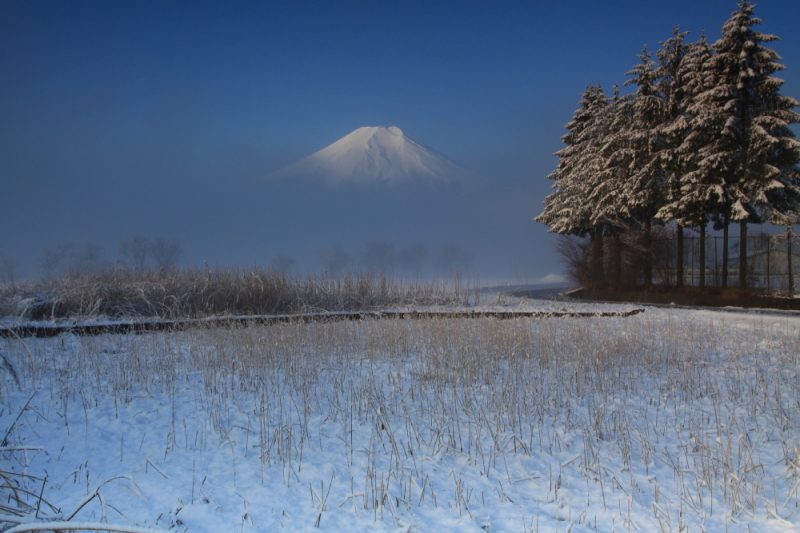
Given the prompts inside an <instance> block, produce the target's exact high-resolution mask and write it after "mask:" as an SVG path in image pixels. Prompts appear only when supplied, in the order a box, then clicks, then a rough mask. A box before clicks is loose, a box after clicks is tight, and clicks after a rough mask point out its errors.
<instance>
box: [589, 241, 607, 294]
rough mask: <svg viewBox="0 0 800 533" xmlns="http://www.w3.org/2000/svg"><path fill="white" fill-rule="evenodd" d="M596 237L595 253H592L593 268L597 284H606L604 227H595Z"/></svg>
mask: <svg viewBox="0 0 800 533" xmlns="http://www.w3.org/2000/svg"><path fill="white" fill-rule="evenodd" d="M594 231H595V239H594V247H595V249H594V253H593V254H592V255H593V257H592V259H593V261H592V262H593V263H594V264H593V270H594V279H595V284H596V285H605V283H606V276H605V268H604V267H605V265H604V264H603V263H604V261H603V255H604V253H603V228H602V227H598V228H595V230H594Z"/></svg>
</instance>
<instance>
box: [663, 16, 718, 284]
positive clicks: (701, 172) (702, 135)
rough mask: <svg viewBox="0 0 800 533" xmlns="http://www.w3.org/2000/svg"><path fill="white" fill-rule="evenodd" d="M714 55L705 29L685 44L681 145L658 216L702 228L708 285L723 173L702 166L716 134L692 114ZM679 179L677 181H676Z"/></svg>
mask: <svg viewBox="0 0 800 533" xmlns="http://www.w3.org/2000/svg"><path fill="white" fill-rule="evenodd" d="M710 57H711V49H710V48H709V46H708V42H707V41H706V37H705V32H703V33H702V35H701V37H700V40H698V41H697V42H695V43H691V44H689V45H688V46H687V47H686V50H685V54H684V57H683V60H682V61H681V65H680V67H679V74H678V78H679V79H680V80H681V82H680V83H681V86H682V91H683V100H682V103H683V106H684V108H685V113H684V116H683V117H680V118H678V119H677V120H676V121H675V122H674V123H673V124H674V128H675V131H674V133H675V136H676V139H675V140H676V141H677V140H678V139H680V142H681V145H680V146H679V147H678V149H677V150H676V151H675V152H674V156H675V158H674V170H675V172H674V173H670V174H669V175H668V178H667V182H668V183H669V185H670V186H669V187H668V188H667V195H666V196H667V198H666V202H665V205H664V206H663V207H662V208H661V209H660V210H659V213H658V216H659V217H661V218H664V219H666V220H670V219H674V220H676V221H677V222H678V224H680V225H681V226H683V227H694V228H698V229H699V231H700V249H699V252H700V253H699V263H700V264H699V267H700V268H699V270H700V276H699V284H700V286H701V287H704V286H705V279H706V259H705V252H706V226H707V225H708V221H709V219H710V217H711V215H712V214H713V213H716V212H717V207H718V203H719V202H720V191H721V190H722V188H721V185H720V184H721V183H722V180H721V177H720V176H719V175H718V174H716V173H714V172H709V171H708V169H707V168H705V167H702V166H701V165H700V162H701V161H702V160H703V158H704V155H703V152H702V150H701V149H702V148H703V147H704V146H705V144H706V143H707V142H708V141H709V139H711V138H713V129H711V128H710V127H709V125H708V124H707V123H706V122H704V121H703V119H702V117H699V116H697V115H696V114H693V113H695V112H696V109H697V98H698V96H699V95H700V94H703V93H705V92H706V91H707V90H708V89H710V88H711V84H710V75H709V73H708V72H707V71H706V70H705V69H704V67H705V66H706V65H707V64H708V60H709V58H710ZM676 180H677V183H675V181H676Z"/></svg>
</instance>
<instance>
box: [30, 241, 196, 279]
mask: <svg viewBox="0 0 800 533" xmlns="http://www.w3.org/2000/svg"><path fill="white" fill-rule="evenodd" d="M118 252H119V259H118V260H117V261H116V262H115V261H112V260H110V259H109V258H108V257H107V256H106V255H105V253H104V250H103V247H102V246H100V245H99V244H96V243H93V242H87V243H83V244H75V243H63V244H58V245H54V246H48V247H45V248H44V249H43V250H42V252H41V253H40V254H39V268H40V271H41V275H42V277H44V278H51V277H54V276H61V275H70V276H81V275H85V274H89V273H93V272H100V271H103V270H109V269H112V268H120V267H122V268H127V269H131V270H138V271H143V270H148V269H168V270H169V269H174V268H176V267H177V266H178V263H179V261H180V258H181V254H182V249H181V244H180V241H179V240H178V239H161V238H157V239H149V238H148V237H143V236H141V235H136V236H134V237H132V238H130V239H123V240H121V241H120V242H119V247H118Z"/></svg>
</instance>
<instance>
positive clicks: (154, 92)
mask: <svg viewBox="0 0 800 533" xmlns="http://www.w3.org/2000/svg"><path fill="white" fill-rule="evenodd" d="M735 9H736V3H735V2H732V1H706V2H688V1H671V2H662V3H650V2H645V3H642V2H633V1H630V2H625V1H616V2H606V3H591V4H590V3H583V2H551V3H540V2H501V3H496V2H458V3H451V2H435V1H433V2H430V1H429V2H302V1H299V2H235V3H230V2H37V1H26V2H8V1H7V2H2V3H0V72H2V73H3V74H2V76H0V175H2V181H3V184H4V189H5V191H4V193H3V195H2V198H1V199H0V227H2V228H3V231H2V232H0V251H2V252H3V253H5V254H6V255H7V256H11V257H14V258H15V259H17V261H18V262H19V264H20V269H21V270H22V271H26V272H35V271H36V256H37V255H38V253H39V252H40V251H41V249H42V248H43V247H45V246H51V245H54V244H57V243H60V242H67V241H72V242H86V241H92V242H98V243H101V244H102V245H103V246H104V248H105V250H106V253H107V255H108V256H109V258H111V259H114V258H115V257H116V242H117V241H118V240H119V239H122V238H126V237H130V236H131V235H133V234H136V233H143V234H146V235H150V236H153V237H155V236H164V237H175V238H179V239H181V241H182V243H183V244H184V259H185V262H186V263H187V264H197V263H199V262H201V261H202V260H203V259H206V260H209V261H212V262H213V263H215V264H220V265H224V264H241V265H251V264H263V263H264V262H265V261H267V260H268V258H269V257H270V256H271V255H274V254H275V253H289V254H291V255H294V256H296V257H297V258H298V260H299V261H300V262H301V263H308V262H310V261H311V260H312V259H313V252H314V249H316V248H319V247H320V246H323V245H324V244H325V243H334V241H336V240H337V239H338V241H341V242H335V244H342V245H343V246H346V247H350V248H354V247H356V246H357V245H358V243H359V242H363V241H364V240H367V239H380V238H385V239H386V240H392V241H393V242H397V243H398V245H400V244H404V243H411V242H417V241H420V242H426V239H429V240H430V241H431V242H426V243H427V244H429V245H430V246H431V247H434V246H436V244H437V242H438V241H442V242H443V241H448V242H449V241H453V242H458V243H459V244H461V245H463V246H465V247H471V248H473V249H475V250H476V252H477V254H476V255H477V256H479V257H483V259H482V261H483V262H482V263H481V262H480V261H478V260H476V264H482V265H485V266H484V267H483V268H484V270H485V271H489V270H492V269H504V270H505V271H507V272H515V273H519V272H525V273H526V275H527V276H529V277H533V278H535V277H540V276H543V275H545V274H547V273H550V272H555V271H558V270H559V269H560V266H559V265H558V263H557V260H556V258H555V257H554V256H553V254H552V253H551V252H550V245H549V242H550V236H549V235H547V234H546V233H545V231H546V228H544V227H543V226H541V225H538V224H535V223H533V222H531V220H530V219H531V218H532V217H533V216H535V215H537V214H538V213H539V212H540V211H541V201H542V200H543V198H544V196H545V195H546V194H547V193H548V192H549V185H550V183H549V182H548V181H547V180H546V179H545V176H546V175H547V174H548V173H549V172H550V171H551V170H552V169H553V168H554V166H555V164H556V158H555V157H554V156H553V155H552V153H553V152H554V151H556V150H558V149H559V148H560V146H561V145H560V137H561V135H562V134H563V133H564V130H563V126H564V124H566V123H567V122H568V121H569V120H570V118H571V116H572V113H573V111H574V109H575V107H576V106H577V102H578V98H579V94H580V93H581V92H582V91H583V89H584V88H585V86H586V85H588V84H593V83H601V84H603V86H604V87H605V88H607V89H608V90H610V88H611V85H612V84H613V83H614V82H620V83H622V82H624V80H625V77H624V73H625V72H626V71H627V70H628V69H629V68H630V67H631V66H633V65H634V64H635V63H636V62H637V58H636V54H638V53H639V52H640V51H641V48H642V46H643V45H644V44H648V45H649V46H650V49H651V50H655V49H657V48H658V43H659V41H663V40H665V39H667V38H669V37H670V35H671V31H672V28H673V27H674V26H675V25H676V24H680V26H681V29H682V30H688V31H691V32H692V33H691V34H690V36H689V39H690V40H695V39H696V38H698V37H699V35H700V31H701V30H702V29H706V31H707V33H708V38H709V40H710V41H712V42H713V41H714V40H716V39H717V38H718V37H719V35H720V28H721V26H722V23H723V22H724V21H725V20H726V19H727V18H728V17H729V15H730V13H731V12H732V11H733V10H735ZM756 14H757V15H758V16H760V17H761V18H762V19H763V21H764V24H763V25H762V26H761V27H760V28H759V29H760V30H761V31H763V32H766V33H772V34H776V35H778V36H779V37H781V39H782V40H781V41H778V42H776V43H773V44H772V45H771V46H772V48H774V49H775V50H777V51H778V53H780V54H781V55H782V56H783V62H784V64H785V65H787V70H785V71H784V72H783V73H781V77H782V78H783V79H785V80H786V84H785V85H784V88H783V89H782V93H783V94H785V95H788V96H794V97H796V98H797V97H800V74H798V73H799V72H800V32H798V31H797V27H798V23H800V5H799V3H796V2H786V1H783V2H774V1H770V2H763V3H761V4H758V6H757V8H756ZM391 125H396V126H398V127H400V128H402V129H403V130H404V131H406V132H408V133H410V134H411V135H413V136H415V137H417V138H419V139H420V140H422V141H424V142H425V143H427V144H429V145H431V146H432V147H434V148H435V149H437V150H438V151H440V152H442V153H443V154H445V155H447V156H448V157H450V158H452V159H454V160H456V161H457V162H459V163H461V164H462V165H464V166H466V167H468V168H470V169H472V170H474V171H477V172H479V173H481V174H482V175H484V176H485V177H486V178H487V183H488V185H487V187H486V189H485V190H482V191H480V192H479V193H473V194H472V195H471V196H470V195H467V196H464V197H463V198H457V199H456V200H455V202H456V203H458V204H459V206H450V207H443V208H442V209H441V214H440V216H439V217H438V218H437V216H435V214H431V215H430V216H429V217H428V220H427V222H426V224H425V227H426V228H430V227H431V226H432V225H433V226H434V227H435V228H437V229H436V230H435V231H432V230H431V231H422V230H420V228H415V227H413V224H411V225H409V224H408V223H407V220H402V218H403V217H402V214H401V212H399V211H398V212H397V213H393V218H396V219H398V220H396V221H394V225H392V223H389V222H387V223H386V224H384V225H383V226H381V228H382V229H381V231H382V232H376V233H370V232H369V231H364V232H363V233H362V232H360V231H359V227H366V228H374V227H376V224H375V223H373V222H368V221H362V222H361V223H359V221H358V219H357V217H355V218H353V220H352V224H351V225H343V226H341V227H337V230H336V231H335V232H333V231H332V232H330V233H328V234H324V233H325V232H322V233H323V234H320V232H318V231H315V230H314V229H313V227H314V225H316V226H318V225H319V224H318V221H316V220H314V219H315V215H316V214H324V215H325V216H328V217H330V216H336V211H335V209H332V208H330V206H328V207H324V206H321V204H324V203H326V201H327V200H329V195H328V194H327V193H323V192H320V193H316V192H313V191H311V192H308V194H307V195H306V200H305V201H303V200H302V199H301V196H296V197H293V196H291V194H289V193H287V194H286V196H285V197H284V196H283V195H284V193H283V192H282V191H278V190H266V189H263V188H260V186H259V185H254V184H255V183H256V182H257V180H258V178H259V177H261V176H263V175H266V174H268V173H269V172H272V171H274V170H276V169H278V168H280V167H282V166H284V165H287V164H289V163H292V162H294V161H296V160H298V159H300V158H302V157H305V156H307V155H309V154H311V153H313V152H315V151H317V150H319V149H321V148H323V147H325V146H327V145H328V144H330V143H332V142H334V141H336V140H337V139H339V138H340V137H342V136H344V135H346V134H348V133H350V132H351V131H353V130H354V129H356V128H358V127H361V126H391ZM796 131H797V130H796ZM281 198H283V200H281ZM288 198H293V201H294V202H295V204H296V205H293V209H292V210H291V211H289V210H288V209H286V202H287V201H288V200H287V199H288ZM406 207H408V206H406ZM451 207H452V209H451ZM326 209H327V211H326ZM410 209H414V208H413V207H410ZM426 209H429V210H431V211H435V208H432V207H430V206H428V207H426ZM267 211H269V212H272V213H274V214H275V215H274V216H273V217H272V218H269V217H268V216H267V215H266V214H265V212H267ZM290 213H291V214H290ZM278 214H281V216H280V217H279V216H277V215H278ZM367 216H372V217H380V216H381V211H380V210H377V211H375V212H373V211H370V209H369V208H367V209H365V217H367ZM292 217H294V222H292V223H291V224H289V223H288V220H287V219H288V218H292ZM303 220H306V221H311V222H309V224H310V225H309V226H305V225H304V223H303V222H301V221H303ZM368 220H369V219H368ZM372 220H374V218H373V219H372ZM405 227H407V230H404V229H403V228H405ZM293 228H295V229H296V228H302V231H300V230H298V231H294V229H293ZM437 231H438V233H437ZM233 234H235V235H236V237H232V235H233ZM432 234H433V235H435V238H434V237H432V236H431V235H432ZM265 235H268V236H270V237H265ZM384 236H385V237H384ZM434 241H436V242H434ZM500 265H502V268H500ZM503 275H505V274H503Z"/></svg>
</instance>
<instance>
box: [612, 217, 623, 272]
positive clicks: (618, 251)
mask: <svg viewBox="0 0 800 533" xmlns="http://www.w3.org/2000/svg"><path fill="white" fill-rule="evenodd" d="M613 231H614V236H613V238H614V283H615V284H616V285H617V286H620V285H622V239H621V238H620V237H621V236H620V233H621V232H622V229H620V228H618V227H614V228H613Z"/></svg>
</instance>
